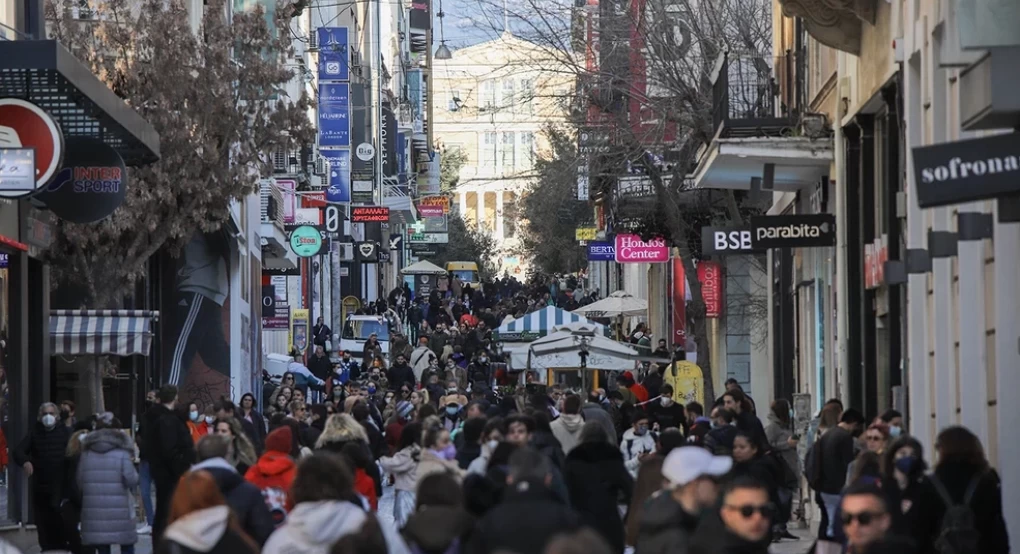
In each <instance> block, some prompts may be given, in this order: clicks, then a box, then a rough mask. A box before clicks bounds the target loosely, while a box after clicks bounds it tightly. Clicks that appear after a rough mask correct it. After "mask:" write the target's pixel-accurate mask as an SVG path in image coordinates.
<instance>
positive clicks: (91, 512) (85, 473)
mask: <svg viewBox="0 0 1020 554" xmlns="http://www.w3.org/2000/svg"><path fill="white" fill-rule="evenodd" d="M134 457H135V447H134V444H132V442H131V437H129V436H128V435H127V433H125V432H124V430H123V429H121V425H120V421H118V420H117V419H116V418H114V417H113V414H111V413H109V412H107V413H105V414H102V415H101V416H99V417H98V418H97V419H96V430H95V431H92V432H90V433H88V434H87V435H86V436H85V438H84V439H83V440H82V453H81V459H80V460H79V462H78V469H77V472H76V473H77V480H78V488H79V490H81V495H82V511H81V542H82V545H83V546H84V547H91V548H92V551H93V552H96V553H97V554H109V553H110V547H111V545H115V544H116V545H120V551H121V553H122V554H132V553H133V552H134V550H135V548H134V545H135V543H137V542H138V533H137V531H136V530H135V517H134V513H133V511H132V507H133V504H134V503H133V501H132V495H133V493H134V490H135V489H136V488H137V487H138V472H137V471H136V470H135V464H134Z"/></svg>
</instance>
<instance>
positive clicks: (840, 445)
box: [812, 427, 854, 494]
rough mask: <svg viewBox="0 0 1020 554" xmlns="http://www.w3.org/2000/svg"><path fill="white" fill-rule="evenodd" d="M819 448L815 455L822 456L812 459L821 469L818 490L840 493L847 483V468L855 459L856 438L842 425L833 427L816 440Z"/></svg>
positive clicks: (827, 492)
mask: <svg viewBox="0 0 1020 554" xmlns="http://www.w3.org/2000/svg"><path fill="white" fill-rule="evenodd" d="M815 443H816V446H817V448H818V449H817V450H813V452H814V454H813V456H819V455H820V456H821V457H820V458H819V459H817V460H815V459H813V460H812V463H813V464H815V465H816V466H817V468H818V469H820V470H821V471H820V475H819V477H818V478H819V480H820V482H821V485H820V486H819V488H818V492H824V493H826V494H839V493H840V492H841V491H842V490H843V486H844V485H846V468H847V467H848V466H849V465H850V462H852V461H854V438H853V437H852V436H850V433H849V432H847V430H846V429H843V428H842V427H833V428H832V429H829V430H828V431H826V432H825V433H823V434H822V436H821V437H819V438H818V439H817V440H816V441H815Z"/></svg>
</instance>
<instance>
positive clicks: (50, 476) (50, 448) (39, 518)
mask: <svg viewBox="0 0 1020 554" xmlns="http://www.w3.org/2000/svg"><path fill="white" fill-rule="evenodd" d="M58 413H59V410H58V409H57V405H56V404H54V403H52V402H44V403H43V404H42V405H41V406H39V413H38V419H37V423H36V425H35V427H34V428H33V429H32V431H31V432H30V433H29V434H28V435H27V436H26V437H25V438H24V439H23V440H22V441H21V443H19V444H18V447H17V448H15V449H14V452H13V455H14V463H16V464H18V465H19V466H21V467H22V468H23V469H24V471H25V475H26V476H27V477H29V478H31V482H32V485H33V486H32V487H31V489H30V490H31V492H32V500H33V508H34V509H35V523H36V526H37V528H36V529H37V532H38V536H39V546H40V547H41V550H42V551H43V552H45V551H47V550H66V549H67V538H66V537H65V536H64V531H63V528H62V525H61V522H60V521H61V520H60V501H61V498H62V493H63V490H62V489H63V483H64V480H65V477H66V472H65V469H66V468H65V463H66V458H65V457H64V453H65V452H64V451H65V449H66V448H67V443H68V441H69V440H70V439H71V430H70V429H68V428H67V426H66V425H57V423H58V420H57V414H58Z"/></svg>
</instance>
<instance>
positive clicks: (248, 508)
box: [191, 435, 276, 546]
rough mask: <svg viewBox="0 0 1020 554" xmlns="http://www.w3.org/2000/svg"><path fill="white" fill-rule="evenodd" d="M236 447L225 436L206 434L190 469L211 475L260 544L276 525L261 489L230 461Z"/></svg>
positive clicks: (245, 529) (199, 443)
mask: <svg viewBox="0 0 1020 554" xmlns="http://www.w3.org/2000/svg"><path fill="white" fill-rule="evenodd" d="M233 448H234V445H233V442H232V441H231V440H230V438H229V437H227V436H225V435H210V436H208V437H203V438H202V440H200V441H198V444H197V445H196V448H195V451H196V456H197V458H198V463H197V464H195V465H194V466H193V467H192V468H191V470H192V471H199V470H201V471H206V472H208V473H209V475H211V476H212V478H213V480H214V481H216V486H217V488H219V491H220V493H221V494H223V497H224V498H225V499H226V501H227V505H228V506H230V509H231V510H232V511H233V512H234V516H235V517H237V521H238V522H239V523H240V524H241V529H243V530H244V532H245V533H247V534H248V536H249V537H251V538H252V539H253V540H254V541H255V542H256V543H258V545H259V546H261V545H263V544H265V542H266V539H268V538H269V535H270V534H272V532H273V530H274V529H275V528H276V526H275V524H274V523H273V516H272V515H271V514H270V513H269V508H267V507H266V503H265V502H263V501H262V491H261V490H259V488H258V487H256V486H255V485H253V484H251V483H249V482H247V481H245V479H244V477H243V476H242V475H241V474H240V473H238V471H237V469H236V468H235V467H234V465H233V464H231V463H230V462H229V459H230V458H231V457H232V456H231V454H232V452H231V450H232V449H233Z"/></svg>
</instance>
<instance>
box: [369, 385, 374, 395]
mask: <svg viewBox="0 0 1020 554" xmlns="http://www.w3.org/2000/svg"><path fill="white" fill-rule="evenodd" d="M368 394H375V387H373V386H371V385H369V387H368Z"/></svg>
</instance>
